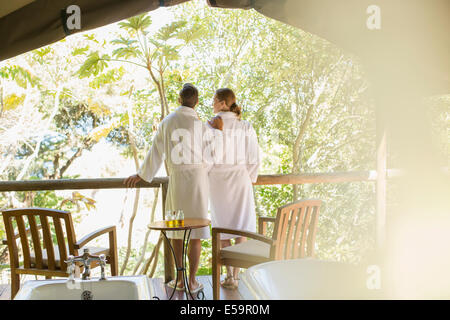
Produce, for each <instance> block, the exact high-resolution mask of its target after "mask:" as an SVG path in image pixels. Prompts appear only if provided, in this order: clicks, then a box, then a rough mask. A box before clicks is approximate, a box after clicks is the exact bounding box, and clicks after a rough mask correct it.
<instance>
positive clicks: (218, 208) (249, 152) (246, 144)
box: [208, 112, 260, 239]
mask: <svg viewBox="0 0 450 320" xmlns="http://www.w3.org/2000/svg"><path fill="white" fill-rule="evenodd" d="M218 115H219V116H220V117H221V118H222V119H223V137H224V139H223V141H224V142H223V145H222V146H221V147H219V146H217V145H216V149H215V164H214V166H213V167H212V169H211V170H210V172H209V175H208V176H209V187H210V199H211V225H212V227H213V228H214V227H218V228H231V229H239V230H245V231H251V232H256V212H255V201H254V195H253V186H252V182H256V179H257V178H258V168H259V164H260V154H259V153H260V151H259V146H258V139H257V136H256V132H255V130H254V129H253V127H252V125H251V124H250V123H249V122H247V121H244V120H239V119H238V118H237V116H236V114H235V113H234V112H219V113H218ZM221 150H222V152H220V151H221ZM235 237H236V236H234V235H228V234H223V235H221V239H231V238H235Z"/></svg>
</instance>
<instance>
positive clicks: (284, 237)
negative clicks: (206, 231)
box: [212, 200, 322, 300]
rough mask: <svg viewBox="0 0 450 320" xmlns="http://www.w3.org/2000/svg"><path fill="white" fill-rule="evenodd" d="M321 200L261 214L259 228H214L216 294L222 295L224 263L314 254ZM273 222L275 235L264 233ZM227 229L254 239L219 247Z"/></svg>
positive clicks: (235, 264) (251, 262) (244, 263)
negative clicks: (268, 213)
mask: <svg viewBox="0 0 450 320" xmlns="http://www.w3.org/2000/svg"><path fill="white" fill-rule="evenodd" d="M321 204H322V201H320V200H300V201H296V202H293V203H290V204H288V205H285V206H283V207H281V208H278V211H277V216H276V217H275V218H271V217H260V218H259V220H258V232H259V233H255V232H246V231H242V230H235V229H224V228H213V229H212V278H213V298H214V299H215V300H218V299H220V297H219V293H220V270H221V266H222V265H225V266H233V267H238V268H249V267H251V266H253V265H256V264H260V263H264V262H268V261H272V260H284V259H297V258H305V257H314V243H315V236H316V228H317V221H318V217H319V209H320V206H321ZM268 222H274V223H275V225H274V229H273V236H272V237H271V238H269V237H267V236H265V235H264V234H265V233H266V230H267V223H268ZM222 233H227V234H233V235H237V236H241V237H247V238H250V239H251V240H248V241H246V242H243V243H240V244H237V245H234V246H229V247H226V248H223V249H221V248H220V234H222Z"/></svg>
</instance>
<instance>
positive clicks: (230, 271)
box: [220, 239, 233, 277]
mask: <svg viewBox="0 0 450 320" xmlns="http://www.w3.org/2000/svg"><path fill="white" fill-rule="evenodd" d="M220 246H221V248H226V247H229V246H231V240H230V239H228V240H220ZM225 267H226V268H227V277H232V276H233V267H231V266H225Z"/></svg>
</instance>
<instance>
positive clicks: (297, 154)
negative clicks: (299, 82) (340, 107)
mask: <svg viewBox="0 0 450 320" xmlns="http://www.w3.org/2000/svg"><path fill="white" fill-rule="evenodd" d="M313 110H314V105H313V104H310V105H309V107H308V110H307V111H306V115H305V119H304V120H303V122H302V124H301V125H300V129H299V131H298V134H297V137H296V138H295V142H294V146H293V150H292V162H293V163H292V173H293V174H299V173H300V168H301V161H302V159H301V145H302V140H303V137H304V135H305V132H306V128H307V127H308V124H309V122H310V119H311V115H312V112H313ZM298 197H299V186H298V185H296V184H294V187H293V199H292V200H293V201H296V200H298Z"/></svg>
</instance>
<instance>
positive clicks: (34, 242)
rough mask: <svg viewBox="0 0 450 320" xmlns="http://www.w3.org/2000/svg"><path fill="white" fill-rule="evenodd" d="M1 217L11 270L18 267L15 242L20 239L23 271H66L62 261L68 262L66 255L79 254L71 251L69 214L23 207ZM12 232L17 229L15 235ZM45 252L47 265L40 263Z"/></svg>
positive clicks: (73, 249) (7, 211)
mask: <svg viewBox="0 0 450 320" xmlns="http://www.w3.org/2000/svg"><path fill="white" fill-rule="evenodd" d="M2 214H3V221H4V223H5V231H6V236H7V242H8V248H9V256H10V264H11V268H19V251H18V246H17V242H16V241H17V239H20V243H21V247H22V256H23V268H24V269H30V268H33V269H41V270H57V269H58V270H61V271H66V270H67V266H66V264H65V263H64V261H65V260H67V256H68V255H77V254H78V252H77V251H78V250H76V249H75V248H74V244H75V242H76V238H75V231H74V227H73V222H72V216H71V214H70V212H67V211H59V210H53V209H45V208H24V209H11V210H6V211H3V212H2ZM25 217H26V219H25ZM37 219H39V220H37ZM26 222H28V225H29V228H26ZM38 223H39V224H38ZM15 229H17V230H18V233H17V234H16V233H15ZM40 230H41V231H42V235H41V232H40ZM53 239H55V240H56V241H55V242H56V244H57V248H58V252H57V254H58V253H59V261H60V263H59V264H57V263H56V259H55V249H54V244H55V243H54V241H53ZM30 244H31V246H30ZM31 247H32V248H31ZM44 249H45V250H46V256H47V257H46V258H47V266H45V265H44V263H43V254H42V253H43V250H44ZM32 251H33V252H34V255H33V256H34V260H35V261H34V263H33V266H32V263H31V256H32V254H31V253H32Z"/></svg>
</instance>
